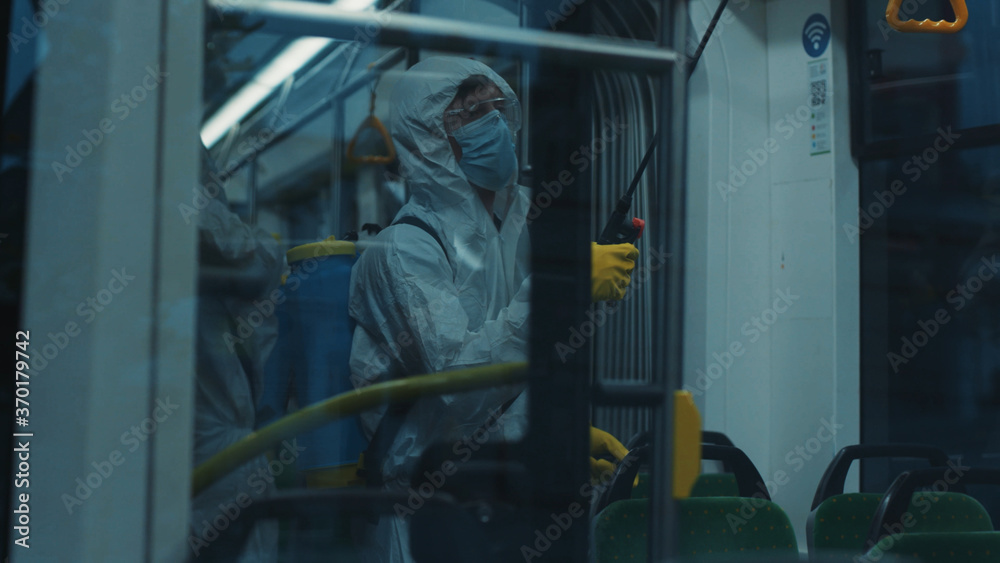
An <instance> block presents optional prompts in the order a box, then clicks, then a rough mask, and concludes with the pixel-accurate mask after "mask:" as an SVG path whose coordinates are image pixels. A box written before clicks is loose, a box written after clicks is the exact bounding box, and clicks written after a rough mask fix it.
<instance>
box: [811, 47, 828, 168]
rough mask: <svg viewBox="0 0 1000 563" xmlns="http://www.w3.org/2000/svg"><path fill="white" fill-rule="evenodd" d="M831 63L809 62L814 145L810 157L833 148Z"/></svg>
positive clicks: (825, 61)
mask: <svg viewBox="0 0 1000 563" xmlns="http://www.w3.org/2000/svg"><path fill="white" fill-rule="evenodd" d="M829 85H830V63H829V61H827V60H826V59H822V60H818V61H810V62H809V109H810V110H811V113H812V116H811V118H810V126H811V129H812V131H811V134H812V138H811V140H810V142H811V143H812V146H811V148H810V149H809V154H810V156H816V155H820V154H826V153H828V152H830V150H831V148H832V147H833V127H832V126H831V123H830V114H831V113H832V112H831V111H830V97H829Z"/></svg>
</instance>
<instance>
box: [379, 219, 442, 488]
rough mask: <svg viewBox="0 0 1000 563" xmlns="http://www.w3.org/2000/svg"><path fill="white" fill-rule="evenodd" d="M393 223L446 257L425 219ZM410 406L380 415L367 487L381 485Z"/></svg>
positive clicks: (399, 406) (438, 239)
mask: <svg viewBox="0 0 1000 563" xmlns="http://www.w3.org/2000/svg"><path fill="white" fill-rule="evenodd" d="M393 225H410V226H412V227H416V228H418V229H420V230H422V231H424V232H425V233H427V234H428V235H430V236H431V237H433V238H434V241H435V242H437V243H438V246H440V247H441V252H444V255H445V257H446V258H447V256H448V251H447V250H445V246H444V242H443V241H442V240H441V237H439V236H438V234H437V232H436V231H435V230H434V229H432V228H431V226H430V225H428V224H427V223H426V222H425V221H423V220H421V219H418V218H417V217H413V216H409V215H408V216H406V217H401V218H400V219H399V220H398V221H396V222H395V223H393V224H392V225H389V227H392V226H393ZM386 228H388V227H386ZM411 408H413V403H404V404H399V405H395V406H390V407H389V408H388V409H386V411H385V415H383V416H382V420H380V421H379V423H378V426H377V427H376V428H375V434H373V435H372V439H371V442H370V443H369V444H368V449H367V450H365V462H364V475H363V476H364V478H365V481H366V482H367V484H368V486H369V487H381V486H382V483H383V476H382V463H383V462H384V461H385V455H386V453H387V452H388V451H389V447H390V446H391V445H392V443H393V442H394V441H395V440H396V436H397V435H398V434H399V429H400V428H402V426H403V421H405V420H406V415H407V414H409V412H410V409H411Z"/></svg>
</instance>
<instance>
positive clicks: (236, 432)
mask: <svg viewBox="0 0 1000 563" xmlns="http://www.w3.org/2000/svg"><path fill="white" fill-rule="evenodd" d="M207 201H208V203H207V205H206V206H205V207H204V208H203V209H201V210H200V211H199V212H198V216H197V223H198V234H199V251H200V259H201V264H200V273H199V284H198V292H199V295H198V346H197V358H198V365H197V377H196V384H195V397H196V406H195V423H194V464H195V466H197V465H199V464H201V463H203V462H205V461H207V460H208V459H209V458H210V457H212V456H213V455H215V454H217V453H219V452H220V451H222V450H223V449H225V448H227V447H228V446H231V445H233V444H234V443H236V442H237V441H239V440H240V439H242V438H243V437H245V436H246V435H248V434H250V433H251V432H253V430H254V417H255V414H254V411H255V405H256V402H257V400H259V398H260V395H261V390H262V388H263V368H264V362H265V361H266V360H267V357H268V355H269V354H270V352H271V350H272V349H273V348H274V344H275V342H276V340H277V334H278V327H277V319H276V318H275V317H274V316H273V315H266V316H265V315H263V314H262V313H261V312H260V309H259V307H258V306H257V304H259V303H264V302H267V301H268V300H269V299H270V296H271V292H272V291H273V290H274V289H275V288H277V287H278V284H279V282H280V278H281V271H282V268H283V267H284V264H283V262H282V259H281V252H280V250H279V249H278V246H277V244H276V243H275V241H274V239H273V238H271V236H270V235H268V234H267V233H266V232H264V231H263V230H261V229H259V228H256V227H251V226H249V225H247V224H246V223H244V222H243V221H241V220H240V218H239V217H238V216H237V215H236V214H235V213H233V212H232V211H230V210H229V207H228V205H227V202H226V196H225V192H224V191H222V189H221V188H220V189H219V193H218V195H217V196H215V197H212V198H208V200H207ZM265 310H266V309H265ZM293 453H296V454H297V452H293ZM273 480H274V477H273V473H272V472H271V470H270V468H269V466H268V462H267V459H266V458H264V457H263V456H260V457H257V458H255V459H253V460H251V461H249V462H247V463H246V464H245V465H243V466H242V467H240V468H238V469H236V470H235V471H233V472H232V473H230V474H228V475H226V476H225V477H223V478H221V479H219V480H218V481H217V482H215V483H213V484H212V485H211V486H210V487H208V488H207V489H205V490H204V491H202V492H201V493H200V494H199V495H198V496H197V497H195V498H194V499H193V500H192V502H191V509H192V514H191V534H190V536H189V538H188V544H189V547H190V551H189V559H190V560H198V561H212V560H217V559H222V560H227V561H231V560H233V555H234V554H233V553H232V552H231V550H232V549H233V548H232V546H229V545H227V544H224V543H223V542H222V541H221V540H219V541H217V538H218V537H219V535H220V534H221V533H223V531H224V530H226V529H227V528H228V527H229V520H230V519H231V518H230V514H232V513H233V508H232V507H233V506H237V507H241V506H245V502H246V499H247V498H251V499H260V498H264V497H266V496H268V495H269V494H270V493H271V491H272V489H273V485H272V484H271V483H272V482H273ZM237 503H240V504H237ZM227 509H228V512H229V514H227ZM276 547H277V528H276V526H275V525H274V523H273V522H266V523H262V524H259V525H258V526H256V527H255V528H254V531H253V532H252V534H251V536H250V538H249V540H248V544H247V546H246V550H245V551H244V552H243V553H244V557H242V558H241V559H240V561H243V562H246V561H255V562H256V561H274V560H275V557H276V553H275V550H276Z"/></svg>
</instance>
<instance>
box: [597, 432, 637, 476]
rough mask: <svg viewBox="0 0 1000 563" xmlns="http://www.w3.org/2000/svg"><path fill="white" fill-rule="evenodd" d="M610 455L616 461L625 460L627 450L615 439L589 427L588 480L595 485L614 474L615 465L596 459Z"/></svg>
mask: <svg viewBox="0 0 1000 563" xmlns="http://www.w3.org/2000/svg"><path fill="white" fill-rule="evenodd" d="M607 454H610V455H611V457H613V458H615V459H616V460H618V461H621V460H623V459H625V456H627V455H628V450H626V449H625V446H623V445H622V443H621V442H619V441H618V439H617V438H615V437H614V436H612V435H611V434H608V433H607V432H605V431H603V430H601V429H600V428H594V427H593V426H591V427H590V455H591V458H590V480H591V481H593V482H595V483H597V482H600V481H601V479H602V476H603V477H606V476H607V475H609V474H613V473H614V472H615V464H613V463H611V462H610V461H607V460H604V459H597V458H598V457H601V456H604V455H607Z"/></svg>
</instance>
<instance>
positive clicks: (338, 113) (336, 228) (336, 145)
mask: <svg viewBox="0 0 1000 563" xmlns="http://www.w3.org/2000/svg"><path fill="white" fill-rule="evenodd" d="M330 110H331V120H330V121H331V122H332V123H331V125H330V128H331V129H332V131H331V135H330V136H331V142H330V191H329V201H330V217H329V227H330V234H331V235H334V236H336V237H340V236H341V235H343V232H342V229H341V221H342V219H343V216H344V210H343V208H342V205H341V203H342V202H341V200H342V199H343V194H342V192H343V189H344V184H343V182H342V181H341V179H340V177H341V175H342V172H343V162H342V161H341V159H342V156H343V154H344V151H343V145H344V141H343V139H344V98H342V97H338V98H337V99H336V100H334V101H333V104H332V106H331V108H330ZM355 190H357V187H356V186H355Z"/></svg>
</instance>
